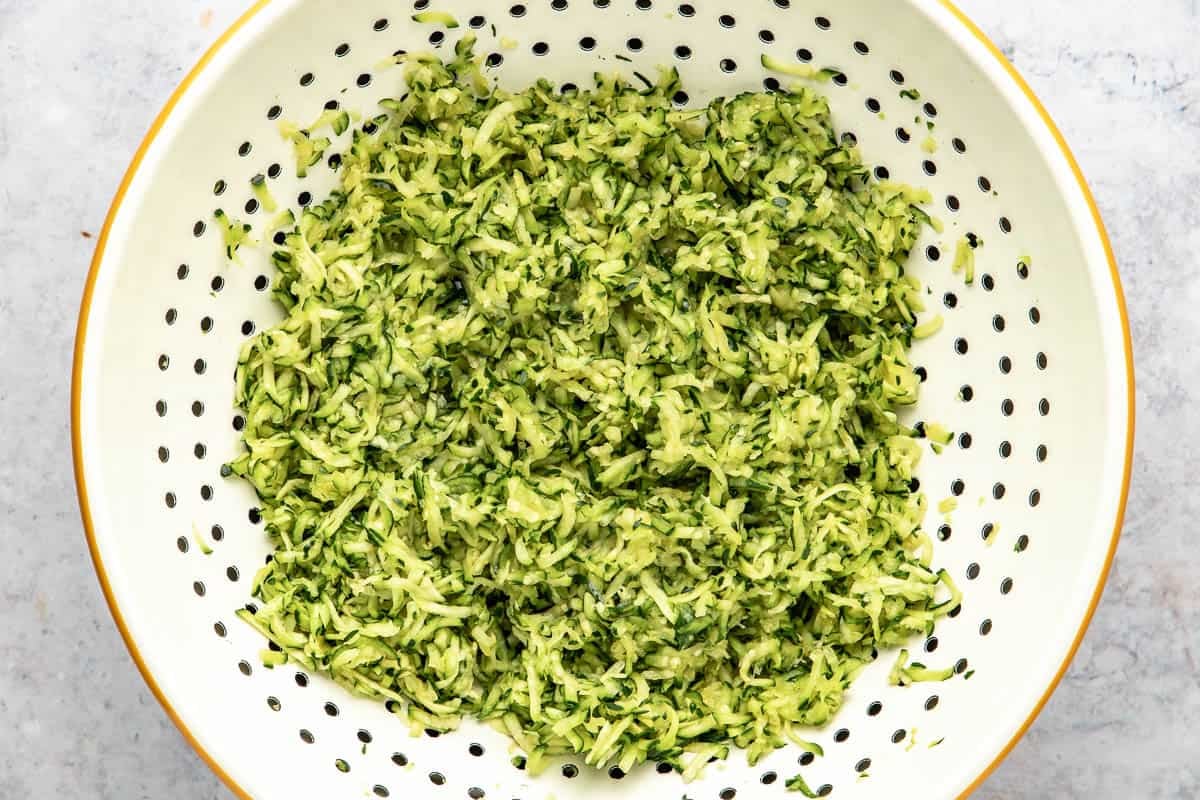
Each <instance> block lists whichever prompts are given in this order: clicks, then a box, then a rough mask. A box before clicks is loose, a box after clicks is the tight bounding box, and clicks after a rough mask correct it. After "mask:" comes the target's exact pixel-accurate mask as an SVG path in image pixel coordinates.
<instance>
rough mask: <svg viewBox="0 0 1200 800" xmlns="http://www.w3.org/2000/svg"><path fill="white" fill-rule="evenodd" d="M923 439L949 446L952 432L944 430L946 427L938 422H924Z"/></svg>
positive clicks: (952, 436)
mask: <svg viewBox="0 0 1200 800" xmlns="http://www.w3.org/2000/svg"><path fill="white" fill-rule="evenodd" d="M925 438H926V439H929V440H930V441H933V442H937V443H938V444H950V442H951V440H952V439H954V431H949V430H946V426H945V425H943V424H941V423H940V422H926V423H925Z"/></svg>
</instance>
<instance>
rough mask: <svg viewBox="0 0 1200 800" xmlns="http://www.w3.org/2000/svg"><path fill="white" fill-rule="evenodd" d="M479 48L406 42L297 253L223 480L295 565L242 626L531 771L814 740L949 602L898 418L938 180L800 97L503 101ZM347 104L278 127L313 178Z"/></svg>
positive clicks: (293, 234) (755, 752) (689, 765)
mask: <svg viewBox="0 0 1200 800" xmlns="http://www.w3.org/2000/svg"><path fill="white" fill-rule="evenodd" d="M472 44H473V40H472V38H471V37H469V36H468V37H464V38H463V39H462V40H461V41H460V42H459V43H458V44H457V46H456V49H455V56H454V58H453V59H452V60H449V61H447V62H445V63H443V62H441V61H439V60H438V59H436V58H434V57H432V56H429V55H420V56H416V55H410V56H408V57H407V58H406V61H405V65H404V77H405V83H406V91H405V93H404V94H403V95H402V96H400V97H398V98H396V99H392V100H385V101H383V103H382V106H383V108H384V113H382V114H380V115H379V116H377V117H374V118H373V119H370V120H368V121H367V122H366V123H365V124H363V125H360V126H358V127H356V128H354V129H353V130H352V131H351V133H350V136H351V138H352V141H351V143H350V144H349V146H348V147H347V148H346V150H345V152H344V153H343V154H342V159H341V164H340V167H339V178H340V185H339V186H338V188H337V189H335V190H334V191H333V192H332V193H331V194H330V195H329V197H328V198H327V199H326V200H324V202H321V203H319V204H315V205H313V206H310V207H308V208H305V209H303V210H302V211H300V212H299V213H298V218H297V220H296V222H295V223H294V225H292V224H291V223H290V221H289V225H288V228H289V229H290V230H287V232H286V237H285V239H284V243H283V244H282V245H280V246H279V248H278V249H277V250H275V252H274V253H273V255H272V261H273V263H274V265H275V267H276V268H277V270H278V277H277V279H276V280H275V290H274V291H275V294H274V296H275V298H276V300H277V301H278V302H279V304H280V305H281V306H282V308H283V309H284V311H285V319H284V320H283V321H282V322H281V323H279V324H278V325H275V326H274V327H271V328H270V329H267V330H264V331H262V332H261V333H260V334H258V335H257V336H255V337H253V338H251V339H249V340H248V341H247V342H246V344H245V345H244V347H243V349H242V352H241V354H240V356H239V361H238V368H237V373H236V391H235V402H236V403H237V404H238V406H239V407H240V408H241V409H242V410H243V413H244V416H245V427H244V429H243V431H242V434H241V435H242V442H243V445H244V449H243V451H242V453H241V454H240V455H239V456H238V457H237V458H235V459H234V460H233V461H232V462H231V463H230V464H228V465H227V468H226V470H225V472H226V474H232V475H234V476H236V477H238V478H241V479H244V480H246V481H248V482H249V483H250V484H252V486H253V488H254V490H255V491H256V493H257V495H258V498H259V503H260V505H261V516H262V520H263V521H264V522H265V529H266V533H267V535H268V536H269V537H270V540H271V542H272V544H273V545H274V548H275V549H274V553H273V555H272V557H271V558H270V559H269V560H268V563H267V564H266V566H264V567H263V568H262V569H261V570H260V571H259V573H258V574H257V576H256V577H255V580H254V584H253V592H254V594H255V595H256V596H258V597H259V598H260V599H261V601H262V602H261V604H260V606H259V607H258V609H257V611H254V612H251V611H247V610H242V611H240V612H239V616H240V617H241V618H242V619H243V620H245V621H246V622H248V623H249V624H251V625H252V626H254V627H255V628H256V629H257V630H259V631H260V632H261V633H262V634H263V635H264V636H266V637H268V638H269V639H270V640H271V641H272V642H273V643H274V644H275V645H276V646H277V647H278V648H279V651H280V652H269V651H268V652H266V653H265V654H264V657H265V659H266V660H267V662H268V663H269V664H271V665H277V664H281V663H284V659H285V658H286V659H290V660H292V661H294V662H296V663H298V664H300V665H303V666H304V667H305V668H308V669H311V670H314V671H320V672H322V673H325V674H327V675H330V676H332V677H333V678H334V679H336V680H337V681H338V682H340V683H341V684H343V685H345V686H347V687H348V688H350V689H352V690H354V691H356V692H358V693H362V694H365V695H368V696H372V697H377V698H386V699H387V700H389V701H394V704H393V706H392V707H394V708H396V709H400V710H402V711H403V712H404V713H405V715H406V718H407V720H408V722H409V724H410V725H411V726H412V729H413V730H414V732H416V731H420V730H422V729H435V730H450V729H453V728H454V727H456V726H457V725H458V724H459V722H460V721H461V720H462V719H463V717H464V716H471V717H475V718H478V719H480V720H483V721H486V722H490V723H492V724H493V725H495V726H496V727H497V728H499V729H500V730H502V731H503V732H505V733H506V734H508V735H509V736H510V737H511V738H512V739H513V741H514V742H515V744H516V746H517V747H519V748H520V750H521V751H523V752H524V753H525V754H526V756H527V762H526V763H527V768H528V769H529V770H530V771H531V772H533V773H536V772H537V771H538V770H539V769H541V768H544V766H545V764H546V763H547V758H548V757H550V756H554V755H559V754H566V753H573V754H579V755H580V756H582V758H583V759H584V760H585V761H586V763H588V764H590V765H593V766H602V765H615V766H617V767H619V768H621V769H622V770H626V771H628V770H630V769H632V768H633V767H634V766H636V765H637V764H639V763H641V762H643V761H647V760H656V761H660V762H667V763H669V764H671V765H673V766H675V767H676V768H677V769H679V770H681V771H682V772H683V774H684V777H685V778H691V777H695V775H697V774H698V773H699V771H700V770H701V769H702V768H703V767H704V765H705V764H706V763H707V762H708V761H709V760H710V759H711V758H713V757H719V758H721V757H725V756H726V755H728V753H729V752H730V750H731V748H733V747H737V748H743V749H745V751H746V752H747V755H748V758H749V759H750V761H751V762H752V763H753V762H755V761H757V760H758V759H759V758H761V757H762V756H763V755H765V754H766V753H768V752H770V751H771V750H773V749H775V748H777V747H780V746H782V745H784V744H786V743H788V742H798V743H802V744H804V740H803V735H804V731H805V729H806V728H811V727H812V726H820V725H822V724H824V723H825V722H827V721H828V720H829V719H830V718H831V717H832V716H833V714H834V713H835V712H836V711H837V710H838V708H839V707H840V706H841V704H842V702H843V698H844V696H845V693H846V690H847V687H848V686H849V684H850V683H851V681H852V680H853V679H854V678H855V676H856V675H857V674H858V673H859V672H860V671H861V670H862V668H863V667H864V666H865V665H866V664H868V663H869V662H871V661H872V660H873V659H874V658H875V656H876V653H877V650H878V649H882V648H887V647H893V646H898V645H901V644H903V643H904V642H906V641H907V640H908V639H909V638H910V637H911V636H913V635H915V634H922V635H928V634H929V633H930V632H931V630H932V628H933V625H934V623H935V621H936V620H937V619H938V618H939V617H941V616H942V615H944V614H946V613H948V612H949V611H951V610H952V609H953V607H955V606H956V605H957V603H958V600H959V594H958V592H957V590H956V589H954V587H953V585H952V584H950V582H949V578H948V576H947V575H946V574H945V573H944V572H942V571H938V570H935V569H934V568H933V567H932V566H931V560H932V555H933V554H932V542H931V540H930V538H929V537H928V536H927V535H925V534H924V533H923V532H922V531H921V523H922V520H923V518H924V515H925V511H926V500H925V498H924V495H922V494H921V493H920V492H919V491H917V490H916V487H915V486H913V484H912V479H913V477H914V470H915V468H916V465H917V463H918V460H919V458H920V456H921V453H922V444H921V439H920V435H919V434H918V433H917V432H915V431H913V430H912V429H910V428H908V427H907V426H906V425H904V424H903V423H902V422H901V421H900V420H899V418H898V411H899V410H901V409H902V408H903V407H905V406H910V405H912V404H913V403H915V402H916V400H917V395H918V384H919V382H918V379H917V377H916V375H915V373H914V371H913V367H912V365H911V363H910V362H909V359H908V350H909V347H910V345H911V343H912V340H913V338H914V329H915V328H916V326H917V321H916V313H917V312H918V311H920V310H922V305H921V300H920V288H921V287H920V286H919V284H918V282H917V281H916V280H915V279H914V278H913V277H911V276H908V275H906V274H905V272H904V269H903V266H902V265H903V264H904V262H905V261H906V259H907V258H908V255H909V252H910V251H911V250H912V248H913V247H914V245H915V242H916V240H917V237H918V236H919V235H920V232H921V231H922V229H923V227H924V226H925V225H927V224H929V217H928V216H927V215H926V214H925V212H923V211H922V210H921V209H920V208H919V207H918V204H919V203H922V202H927V201H928V199H929V197H928V194H927V193H924V192H920V191H917V190H914V189H912V188H910V187H907V186H904V185H900V184H895V183H889V182H876V181H872V180H869V177H868V172H867V169H866V168H865V167H864V166H863V164H862V162H861V160H860V156H859V154H858V152H857V151H856V150H855V149H853V148H851V147H847V146H845V145H843V144H841V143H839V139H838V137H837V135H836V132H835V130H834V127H833V124H832V120H831V116H830V111H829V107H828V105H827V102H826V101H825V99H824V98H823V97H821V96H820V95H819V94H817V93H815V92H813V91H811V90H810V89H808V88H804V87H796V88H794V89H792V90H791V91H789V92H780V93H747V94H741V95H738V96H736V97H730V98H724V99H717V100H714V101H712V102H711V103H709V104H708V106H707V107H705V108H702V109H697V110H680V109H672V105H671V98H672V96H673V95H674V94H675V93H676V92H677V91H678V89H679V80H678V76H677V75H676V74H675V73H674V72H673V71H671V72H664V73H663V75H662V77H661V79H660V80H659V82H658V83H657V84H655V85H653V86H651V87H649V88H645V89H642V88H636V89H635V88H633V87H631V86H629V85H628V84H626V83H624V82H623V81H621V80H620V79H619V78H617V77H615V76H603V75H597V76H596V88H595V89H592V90H586V91H570V92H567V93H560V92H557V91H555V90H553V89H552V88H551V86H550V84H549V83H548V82H545V81H541V82H538V83H537V84H535V85H533V86H530V87H528V88H526V89H524V90H522V91H518V92H508V91H504V90H501V89H492V88H490V87H489V86H488V84H487V83H486V81H485V80H484V79H483V77H482V75H481V73H480V70H479V65H478V60H477V59H476V58H475V56H474V54H473V52H472ZM327 116H328V118H327V119H324V120H319V121H318V122H319V123H320V124H319V125H314V126H312V128H310V129H308V130H304V131H301V130H300V129H298V128H295V127H290V126H289V127H286V128H285V129H284V130H285V134H286V135H287V136H288V137H289V138H290V139H292V140H293V141H294V142H295V143H296V144H297V145H298V147H299V150H300V152H299V156H298V157H299V166H300V167H301V169H303V167H305V166H308V165H309V164H311V163H314V162H315V161H316V159H317V158H319V157H320V154H321V153H322V152H324V150H325V149H326V148H327V147H328V146H329V142H328V140H327V139H325V138H324V137H322V136H319V135H318V132H317V128H318V127H320V126H321V125H325V126H334V125H336V126H339V127H341V126H345V125H346V124H347V120H346V119H345V118H344V117H343V116H341V115H340V114H339V115H327ZM344 129H345V128H343V130H344ZM336 133H340V131H337V132H335V134H336ZM314 154H315V156H314ZM230 248H231V249H230V253H231V254H232V252H233V250H234V249H235V247H234V245H233V244H232V243H231V244H230ZM947 595H949V596H950V599H945V598H946V596H947ZM896 675H897V676H900V677H903V678H904V680H915V679H920V678H921V675H920V674H919V671H918V670H914V669H913V668H911V667H909V668H907V669H905V668H904V667H903V666H901V667H898V668H897V672H896ZM807 746H809V747H815V745H807Z"/></svg>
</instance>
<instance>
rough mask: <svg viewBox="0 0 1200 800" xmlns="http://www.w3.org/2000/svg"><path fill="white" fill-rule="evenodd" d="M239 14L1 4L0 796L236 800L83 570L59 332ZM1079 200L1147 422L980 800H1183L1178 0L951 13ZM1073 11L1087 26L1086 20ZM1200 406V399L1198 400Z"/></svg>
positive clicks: (1183, 375) (1183, 250)
mask: <svg viewBox="0 0 1200 800" xmlns="http://www.w3.org/2000/svg"><path fill="white" fill-rule="evenodd" d="M244 4H245V0H167V2H163V1H162V0H106V2H104V3H100V2H94V0H45V2H41V3H30V2H28V0H0V108H3V109H4V111H3V113H0V254H3V255H0V274H2V275H3V277H4V279H5V286H6V291H4V292H3V293H0V442H3V449H4V457H3V458H0V544H2V550H0V552H2V553H3V555H2V556H0V720H2V725H3V730H2V731H0V798H31V799H40V798H51V797H62V798H121V799H122V800H133V799H134V798H175V799H176V800H193V799H194V800H199V799H200V798H213V799H214V800H215V799H216V798H229V797H230V796H231V795H230V794H229V792H228V791H227V790H226V789H225V788H223V787H222V786H221V785H220V783H219V781H218V780H217V779H216V778H215V777H214V776H213V774H212V773H211V772H210V771H209V770H208V768H207V767H206V766H205V765H204V764H203V763H202V762H201V761H200V760H199V759H198V758H197V757H196V755H195V754H194V753H193V752H192V751H191V749H190V748H189V747H188V745H187V744H186V743H185V742H184V741H183V739H182V738H181V737H180V736H179V734H178V733H177V732H176V730H175V728H174V726H173V725H172V724H171V723H170V721H168V719H167V718H166V716H165V715H164V714H163V712H162V710H161V709H160V708H159V706H158V704H157V703H156V702H155V700H154V699H153V698H152V697H151V696H150V694H149V692H148V691H147V689H146V687H145V686H144V685H143V683H142V681H141V679H140V677H139V676H138V675H137V672H136V671H135V670H134V668H133V666H132V664H131V662H130V659H129V656H128V655H127V654H126V651H125V648H124V646H123V645H122V643H121V641H120V638H119V636H118V634H117V631H116V629H115V627H114V626H113V623H112V620H111V619H110V617H109V614H108V611H107V609H106V608H105V606H104V602H103V598H102V597H101V594H100V589H99V587H98V585H97V583H96V580H95V578H94V576H93V574H92V568H91V565H90V563H89V561H88V558H87V554H86V549H85V547H84V542H83V536H82V533H81V528H80V523H79V516H78V511H77V508H76V503H75V490H74V485H73V482H72V478H71V461H70V445H69V424H68V390H69V375H70V359H71V344H72V337H73V332H74V322H75V312H76V308H77V304H78V299H79V295H80V292H81V289H82V285H83V280H84V276H85V273H86V270H87V264H88V260H89V258H90V255H91V250H92V246H93V244H94V240H90V239H88V238H86V237H85V235H84V234H83V232H85V231H88V232H95V231H97V230H98V229H99V227H100V225H101V223H102V220H103V216H104V213H105V210H106V208H107V205H108V202H109V199H110V196H111V194H112V192H113V190H114V188H115V186H116V184H117V181H118V179H119V177H120V174H121V172H122V171H123V170H124V168H125V165H126V162H127V160H128V158H129V155H130V154H131V153H132V151H133V149H134V148H135V146H136V144H137V142H138V141H139V139H140V138H141V136H142V134H143V132H144V130H145V128H146V127H147V125H148V124H149V122H150V119H151V118H152V116H153V115H154V113H155V112H156V111H157V110H158V108H159V107H160V105H161V104H162V103H163V101H164V100H165V98H166V97H167V95H168V93H169V92H170V90H171V88H172V87H173V86H174V85H175V84H176V83H177V82H178V81H179V79H180V78H181V77H182V75H183V73H184V71H185V69H186V68H187V67H189V66H190V65H191V64H192V63H193V62H194V61H195V59H196V58H197V56H198V54H199V53H200V51H201V50H202V49H203V48H204V47H205V46H206V45H207V43H208V42H210V41H211V40H212V39H213V38H215V37H216V36H217V35H218V34H219V32H220V31H221V30H222V29H223V28H224V27H225V26H226V25H227V24H228V23H229V22H230V21H231V20H232V18H233V17H234V15H235V14H236V13H237V12H238V11H239V10H240V8H241V7H242V6H243V5H244ZM961 4H962V6H963V7H964V9H965V10H966V11H967V12H968V13H969V14H971V15H972V16H973V17H974V18H975V19H976V20H977V21H978V22H979V23H980V25H981V26H982V27H983V28H984V29H985V30H986V31H988V32H989V33H990V34H991V35H992V36H993V37H994V38H995V39H996V40H997V42H998V43H999V44H1000V45H1001V47H1002V48H1003V49H1004V51H1005V52H1006V53H1007V54H1008V55H1009V56H1010V57H1011V58H1012V59H1013V60H1014V61H1015V62H1016V64H1017V66H1018V67H1019V68H1020V69H1021V70H1022V71H1023V72H1024V74H1025V75H1026V77H1027V78H1028V79H1029V81H1030V82H1031V83H1032V84H1033V86H1034V88H1035V89H1036V90H1037V91H1038V93H1039V94H1040V95H1041V97H1042V98H1043V99H1044V101H1045V102H1046V104H1047V105H1048V106H1049V108H1050V110H1051V112H1052V113H1053V114H1054V115H1055V117H1056V118H1057V119H1058V121H1059V122H1060V123H1061V125H1062V127H1063V129H1064V132H1065V134H1066V136H1067V139H1068V140H1069V141H1070V143H1071V144H1072V146H1073V147H1074V149H1075V152H1076V154H1077V155H1078V156H1079V159H1080V161H1081V162H1082V165H1083V168H1084V171H1085V172H1086V173H1087V175H1088V177H1089V178H1090V180H1091V182H1092V186H1093V187H1094V189H1095V191H1096V194H1097V196H1098V199H1099V203H1100V206H1101V209H1102V210H1103V212H1104V215H1105V218H1106V219H1107V222H1108V225H1109V227H1110V230H1111V232H1112V235H1113V240H1114V244H1115V246H1116V251H1117V256H1118V259H1119V261H1120V264H1121V269H1122V274H1123V277H1124V280H1125V287H1126V291H1127V292H1128V295H1129V306H1130V314H1131V317H1132V322H1133V329H1134V338H1135V344H1136V348H1137V358H1138V378H1139V389H1138V395H1137V403H1138V412H1139V415H1140V420H1139V423H1140V425H1139V431H1138V439H1137V449H1138V457H1137V462H1136V465H1135V473H1134V482H1133V490H1132V496H1131V498H1130V505H1129V515H1128V522H1127V524H1126V526H1125V534H1124V539H1123V541H1122V544H1121V549H1120V553H1119V556H1118V558H1117V562H1116V567H1115V570H1114V572H1113V576H1112V579H1111V581H1110V582H1109V585H1108V589H1107V592H1106V594H1105V597H1104V601H1103V603H1102V604H1101V606H1100V609H1099V612H1098V613H1097V615H1096V619H1095V622H1094V623H1093V624H1092V628H1091V632H1090V634H1089V635H1088V637H1087V639H1086V641H1085V642H1084V644H1083V647H1082V649H1081V650H1080V652H1079V656H1078V658H1077V659H1076V661H1075V663H1074V666H1073V667H1072V668H1071V670H1070V672H1069V673H1068V674H1067V676H1066V679H1065V681H1064V682H1063V684H1062V687H1061V688H1060V689H1059V690H1058V692H1057V694H1055V695H1054V697H1053V699H1052V700H1051V701H1050V703H1049V705H1048V706H1047V707H1046V709H1045V711H1044V712H1043V714H1042V715H1041V717H1040V718H1039V719H1038V721H1037V722H1036V724H1035V725H1034V727H1033V729H1032V730H1031V731H1030V732H1029V734H1028V736H1026V737H1025V739H1024V740H1023V741H1022V742H1021V743H1020V744H1019V745H1018V746H1017V748H1016V750H1015V751H1014V752H1013V753H1012V755H1011V756H1010V757H1009V758H1008V760H1007V761H1006V762H1005V763H1004V765H1003V766H1002V767H1001V768H1000V769H999V771H998V772H997V773H996V774H995V775H994V776H993V777H992V778H991V779H990V780H989V781H988V783H987V784H986V785H985V786H984V787H983V788H982V789H980V790H979V792H978V793H977V794H976V795H975V797H977V798H979V799H980V800H1000V799H1001V798H1006V799H1009V798H1026V797H1029V798H1034V797H1037V798H1043V797H1053V798H1076V797H1079V798H1083V797H1087V798H1093V799H1095V800H1099V799H1100V798H1116V797H1122V798H1124V797H1138V798H1142V797H1145V798H1163V799H1164V800H1166V799H1168V798H1196V797H1200V762H1198V761H1197V759H1196V755H1197V754H1198V753H1200V733H1197V731H1200V666H1198V661H1197V660H1198V659H1200V581H1197V580H1196V575H1197V573H1200V545H1198V544H1197V542H1196V540H1194V539H1192V538H1191V537H1192V534H1193V533H1195V532H1196V529H1197V524H1196V520H1197V519H1200V496H1193V493H1192V492H1191V491H1190V489H1189V488H1188V487H1189V485H1190V483H1191V481H1192V480H1193V479H1194V477H1195V476H1196V474H1197V471H1196V468H1197V467H1200V450H1197V448H1196V447H1195V446H1194V444H1195V442H1197V441H1198V439H1200V415H1197V414H1195V413H1193V412H1192V411H1191V401H1192V399H1194V396H1193V394H1192V390H1193V382H1200V379H1198V378H1197V376H1198V375H1200V346H1198V345H1197V343H1198V342H1200V315H1197V314H1196V313H1195V312H1194V309H1193V308H1192V307H1191V303H1190V301H1189V298H1194V299H1196V300H1197V301H1198V302H1200V261H1198V259H1197V258H1196V255H1195V254H1196V253H1197V252H1200V207H1198V205H1197V199H1198V198H1200V188H1197V187H1200V151H1198V150H1197V147H1196V142H1197V140H1198V138H1200V137H1198V133H1200V102H1198V101H1200V49H1197V47H1196V44H1195V43H1196V41H1197V40H1200V16H1198V5H1200V3H1198V2H1197V0H1145V2H1143V3H1140V4H1137V5H1133V4H1130V3H1128V2H1126V0H1088V2H1087V3H1086V4H1084V3H1081V2H1079V0H962V2H961ZM1085 6H1086V8H1085ZM1197 391H1198V393H1200V388H1198V390H1197Z"/></svg>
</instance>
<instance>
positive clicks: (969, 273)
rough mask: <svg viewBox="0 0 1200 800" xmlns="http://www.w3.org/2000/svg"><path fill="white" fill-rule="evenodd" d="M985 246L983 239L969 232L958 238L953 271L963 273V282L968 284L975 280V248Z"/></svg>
mask: <svg viewBox="0 0 1200 800" xmlns="http://www.w3.org/2000/svg"><path fill="white" fill-rule="evenodd" d="M982 246H983V240H982V239H980V238H978V237H977V236H975V234H973V233H969V234H967V235H966V236H964V237H962V238H961V239H959V240H958V244H957V245H956V246H955V249H954V264H953V266H952V267H951V271H952V272H953V273H954V274H956V275H957V274H958V273H960V272H961V273H962V274H963V283H966V284H968V285H970V284H972V283H974V282H975V250H976V248H979V247H982Z"/></svg>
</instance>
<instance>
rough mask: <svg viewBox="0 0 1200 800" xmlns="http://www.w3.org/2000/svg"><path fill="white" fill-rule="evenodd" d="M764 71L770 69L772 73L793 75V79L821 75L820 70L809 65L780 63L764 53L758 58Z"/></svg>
mask: <svg viewBox="0 0 1200 800" xmlns="http://www.w3.org/2000/svg"><path fill="white" fill-rule="evenodd" d="M758 60H759V63H761V64H762V66H763V69H769V70H771V71H772V72H778V73H781V74H783V75H791V76H792V77H793V78H815V77H817V76H818V75H819V74H820V70H818V69H817V68H816V67H813V66H810V65H808V64H792V63H790V62H787V61H780V60H779V59H778V58H775V57H774V56H769V55H767V54H766V53H763V54H762V55H761V56H759V58H758Z"/></svg>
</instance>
